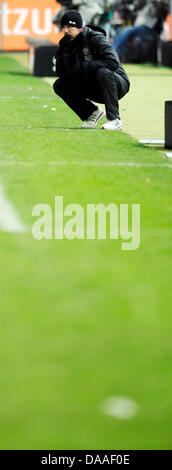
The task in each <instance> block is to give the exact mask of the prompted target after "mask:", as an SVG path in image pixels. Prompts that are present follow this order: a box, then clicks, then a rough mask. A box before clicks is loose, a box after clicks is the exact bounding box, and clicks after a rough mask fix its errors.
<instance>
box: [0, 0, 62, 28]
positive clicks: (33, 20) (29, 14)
mask: <svg viewBox="0 0 172 470" xmlns="http://www.w3.org/2000/svg"><path fill="white" fill-rule="evenodd" d="M56 11H57V10H56V9H55V12H56ZM43 13H44V15H43V24H42V28H41V25H40V14H41V12H40V10H39V8H33V9H29V8H13V9H12V8H8V3H4V4H3V5H2V11H1V10H0V14H1V15H2V32H3V34H4V36H10V35H14V36H27V35H28V34H30V33H35V34H37V35H38V36H42V35H48V34H51V32H52V30H53V28H54V26H53V25H52V21H51V20H52V17H53V15H54V10H52V9H51V8H45V9H44V12H43ZM9 15H18V17H17V18H16V22H15V24H14V26H13V29H9ZM28 19H29V20H30V21H29V24H30V29H25V22H26V20H28Z"/></svg>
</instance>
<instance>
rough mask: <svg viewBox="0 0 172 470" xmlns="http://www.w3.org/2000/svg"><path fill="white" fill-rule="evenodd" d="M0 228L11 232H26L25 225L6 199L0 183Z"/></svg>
mask: <svg viewBox="0 0 172 470" xmlns="http://www.w3.org/2000/svg"><path fill="white" fill-rule="evenodd" d="M0 230H2V231H4V232H11V233H24V232H26V227H25V225H24V224H23V223H22V222H21V220H20V219H19V217H18V215H17V213H16V211H15V209H14V208H13V206H12V204H11V203H10V202H9V201H8V200H7V199H6V197H5V194H4V191H3V187H2V185H1V184H0Z"/></svg>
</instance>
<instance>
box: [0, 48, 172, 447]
mask: <svg viewBox="0 0 172 470" xmlns="http://www.w3.org/2000/svg"><path fill="white" fill-rule="evenodd" d="M0 67H1V75H0V85H1V88H0V90H1V91H0V95H1V107H0V117H1V123H0V180H1V183H2V184H3V187H4V189H5V194H6V196H7V198H8V199H9V200H10V201H11V202H12V203H13V205H14V206H15V208H16V209H17V211H18V214H19V215H20V218H21V219H22V221H23V222H24V223H25V224H26V225H27V228H28V230H27V233H26V234H20V235H15V234H9V233H5V232H2V231H1V232H0V246H1V248H0V253H1V255H0V256H1V273H0V290H1V292H0V305H1V374H0V384H1V436H0V443H1V444H0V446H1V449H47V448H48V449H90V448H91V449H115V448H116V449H171V410H172V385H171V384H172V370H171V356H172V353H171V326H172V318H171V303H172V302H171V301H172V299H171V278H170V272H171V249H172V238H171V202H172V197H171V176H172V166H171V164H170V162H168V161H167V160H165V158H164V157H163V155H162V151H161V152H160V151H158V150H157V149H152V148H148V147H144V146H143V145H140V144H139V143H138V142H137V141H136V140H134V139H133V138H132V137H131V136H129V135H127V134H124V133H121V132H119V133H115V132H114V133H111V132H110V133H109V132H104V131H101V130H100V129H95V130H91V131H87V130H80V121H79V119H78V118H77V117H76V116H75V115H74V114H73V113H72V112H71V111H70V110H69V109H68V108H67V107H66V106H65V105H64V103H63V102H62V101H60V100H58V99H57V98H56V96H55V95H54V94H53V91H52V90H51V88H50V86H49V85H48V84H47V83H45V82H44V81H43V80H42V79H38V78H35V77H31V76H29V75H27V73H26V70H25V69H24V68H23V67H22V66H21V65H19V64H18V63H17V62H15V61H14V60H13V59H12V58H11V57H9V56H5V55H2V56H1V57H0ZM131 70H132V69H131V68H130V71H131ZM134 70H136V69H133V74H134V73H135V72H134ZM139 70H140V74H142V72H144V73H145V68H142V67H140V68H137V72H138V71H139ZM149 70H152V73H153V74H154V69H153V68H149ZM144 73H143V81H142V86H143V87H144V80H145V79H144ZM166 73H167V71H166V69H164V70H163V69H161V74H162V75H163V74H165V75H166ZM135 80H136V78H135ZM159 86H160V88H161V78H160V77H159ZM152 94H153V91H152ZM126 99H128V100H129V95H128V98H127V97H126ZM137 99H138V96H137V95H136V96H135V97H134V96H133V103H132V104H133V106H135V108H136V107H137V106H138V101H137ZM156 99H157V97H156ZM134 100H135V101H134ZM123 103H124V101H123ZM142 104H143V113H144V112H145V103H143V102H142V103H139V107H141V106H142ZM44 105H47V106H48V107H47V108H44V107H43V106H44ZM122 106H123V105H122V101H121V108H122ZM53 107H56V111H52V110H51V108H53ZM127 112H128V113H130V112H131V111H130V109H127V108H126V115H125V116H126V117H125V116H124V118H125V121H126V122H127ZM128 121H129V120H128ZM145 122H147V121H146V117H145ZM157 122H158V116H157V118H156V119H155V120H154V123H153V124H154V130H155V129H156V125H157ZM66 129H68V130H66ZM133 133H135V129H134V125H133ZM153 136H154V135H153ZM140 137H141V136H140ZM143 137H145V135H143ZM150 137H152V134H151V136H150ZM156 137H160V136H159V135H156ZM107 163H109V166H108V165H107ZM112 163H113V164H114V163H116V164H120V165H122V166H112V165H111V164H112ZM128 163H131V166H127V165H125V164H128ZM105 164H106V165H105ZM55 195H63V197H64V203H65V205H67V204H69V203H71V202H74V203H78V204H81V205H82V206H83V207H86V204H88V203H98V202H102V203H104V204H106V205H107V204H108V203H113V202H115V203H116V204H117V205H119V204H122V203H126V204H129V205H131V204H133V203H138V204H140V205H141V246H140V248H139V249H138V250H137V251H131V252H122V251H121V249H120V244H121V243H120V240H119V241H116V240H108V239H107V240H102V241H101V240H95V241H88V240H80V241H79V240H73V241H69V240H62V241H58V240H49V241H48V240H43V241H36V240H34V239H33V237H32V233H31V230H32V224H33V218H32V208H33V206H34V205H35V204H38V203H46V204H49V205H50V206H51V208H53V204H54V197H55ZM112 396H122V397H128V398H130V399H132V400H133V401H134V402H136V403H137V404H138V407H139V408H138V413H137V414H136V416H133V418H131V419H128V420H127V419H124V420H120V419H119V418H117V417H116V418H115V417H112V416H106V415H104V414H103V413H102V404H103V402H104V400H106V399H107V398H108V397H112Z"/></svg>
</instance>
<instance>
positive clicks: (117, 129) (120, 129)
mask: <svg viewBox="0 0 172 470" xmlns="http://www.w3.org/2000/svg"><path fill="white" fill-rule="evenodd" d="M101 129H104V130H105V131H122V130H123V127H116V129H107V127H104V126H102V127H101Z"/></svg>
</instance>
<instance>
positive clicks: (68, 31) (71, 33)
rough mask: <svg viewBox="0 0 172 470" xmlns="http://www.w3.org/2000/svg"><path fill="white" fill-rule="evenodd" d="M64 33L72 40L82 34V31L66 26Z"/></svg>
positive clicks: (63, 29)
mask: <svg viewBox="0 0 172 470" xmlns="http://www.w3.org/2000/svg"><path fill="white" fill-rule="evenodd" d="M62 31H63V33H64V35H65V36H66V35H67V34H68V35H69V36H70V37H71V38H72V39H75V38H76V36H78V34H79V33H80V32H81V29H79V28H76V27H75V26H68V25H64V26H63V28H62Z"/></svg>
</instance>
